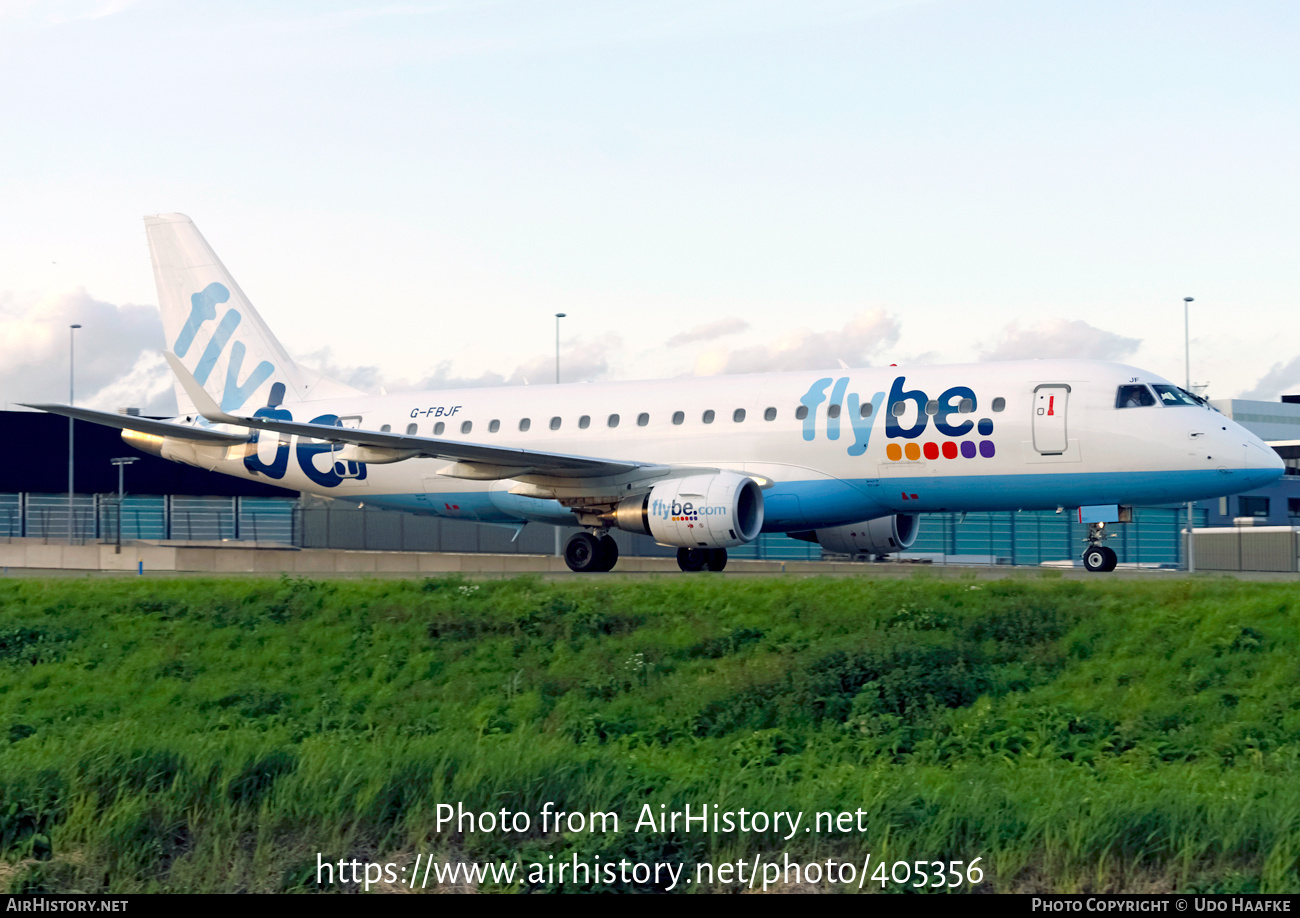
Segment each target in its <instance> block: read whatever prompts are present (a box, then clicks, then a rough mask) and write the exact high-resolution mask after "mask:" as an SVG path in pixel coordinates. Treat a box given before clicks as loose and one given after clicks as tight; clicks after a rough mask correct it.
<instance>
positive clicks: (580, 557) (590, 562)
mask: <svg viewBox="0 0 1300 918" xmlns="http://www.w3.org/2000/svg"><path fill="white" fill-rule="evenodd" d="M603 558H604V555H603V554H602V553H601V550H600V540H599V539H597V538H596V537H595V536H594V535H592V534H591V533H590V532H579V533H577V534H575V535H574V536H573V538H571V539H569V544H568V545H566V546H564V563H565V564H567V565H569V570H571V571H573V572H574V573H578V574H586V573H591V572H593V571H599V570H600V562H601V560H602V559H603Z"/></svg>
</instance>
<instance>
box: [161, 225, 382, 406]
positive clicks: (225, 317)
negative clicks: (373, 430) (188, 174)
mask: <svg viewBox="0 0 1300 918" xmlns="http://www.w3.org/2000/svg"><path fill="white" fill-rule="evenodd" d="M144 225H145V232H146V234H147V235H148V237H149V254H150V255H151V256H152V258H153V271H154V280H155V281H156V283H157V285H158V307H159V308H160V309H161V310H162V319H163V332H164V334H165V335H166V339H167V340H166V350H167V351H169V352H171V353H173V354H175V355H176V357H177V358H178V359H179V361H180V363H181V365H183V366H184V367H185V368H186V369H187V370H188V371H189V372H190V374H191V375H192V376H193V377H194V379H196V380H197V381H198V383H199V385H201V386H202V387H203V390H204V391H205V392H207V393H208V394H209V395H211V396H212V399H213V400H214V401H215V402H216V403H217V404H218V405H220V407H221V409H222V411H225V412H234V411H238V410H240V409H243V408H245V407H246V406H247V409H248V413H250V414H251V413H252V411H253V410H255V409H256V408H258V407H261V406H263V405H278V404H280V403H281V402H284V401H308V400H312V399H318V398H327V397H334V396H341V395H358V394H361V393H359V392H358V391H357V390H356V389H353V388H352V387H351V386H347V385H345V384H343V383H340V382H338V381H336V380H333V379H330V378H329V377H326V376H323V375H321V374H320V373H316V372H315V371H312V370H308V369H306V368H304V367H301V366H299V365H298V364H297V363H296V362H295V361H294V360H293V358H292V357H290V356H289V353H288V352H287V351H286V350H285V349H284V347H283V346H282V345H281V344H280V342H279V341H278V340H276V337H275V335H274V334H272V333H271V330H270V328H268V327H267V325H266V323H265V322H264V321H262V317H261V316H260V315H258V313H257V310H256V309H254V308H253V304H252V303H250V302H249V300H248V297H246V296H245V295H244V291H242V290H241V289H239V285H238V284H237V283H235V279H234V278H233V277H231V276H230V272H229V271H227V270H226V267H225V265H223V264H222V263H221V260H220V259H219V258H217V256H216V253H215V252H213V251H212V247H211V246H209V245H208V242H207V240H206V239H204V238H203V236H202V235H201V234H200V233H199V231H198V229H197V228H196V227H195V226H194V223H193V221H191V220H190V218H189V217H187V216H185V215H184V214H158V215H156V216H150V217H145V218H144ZM176 400H177V403H178V405H179V408H180V413H181V414H187V413H193V412H194V403H193V400H192V399H191V398H190V397H189V395H188V394H187V393H186V391H185V388H184V387H183V386H182V385H181V383H180V381H179V380H177V382H176Z"/></svg>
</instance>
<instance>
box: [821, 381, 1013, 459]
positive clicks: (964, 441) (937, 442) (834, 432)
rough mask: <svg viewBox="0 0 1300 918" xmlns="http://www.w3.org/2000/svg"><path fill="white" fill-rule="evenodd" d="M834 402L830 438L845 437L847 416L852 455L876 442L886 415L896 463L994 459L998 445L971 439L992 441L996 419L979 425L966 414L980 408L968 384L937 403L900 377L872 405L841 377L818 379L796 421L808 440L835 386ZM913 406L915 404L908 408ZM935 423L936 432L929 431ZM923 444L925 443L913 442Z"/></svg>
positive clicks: (829, 410) (889, 454) (887, 451)
mask: <svg viewBox="0 0 1300 918" xmlns="http://www.w3.org/2000/svg"><path fill="white" fill-rule="evenodd" d="M832 382H834V384H835V385H834V387H833V388H831V392H830V397H829V404H828V405H827V407H826V411H825V417H826V439H828V440H838V439H839V438H840V434H841V428H840V424H841V416H842V415H845V414H847V415H848V422H849V426H850V427H851V429H852V432H853V442H852V443H851V444H850V445H849V447H848V450H847V451H848V454H849V455H850V456H861V455H863V454H864V453H865V452H866V451H867V447H868V446H869V445H870V443H871V433H872V430H873V429H874V428H875V425H876V419H877V418H879V417H880V416H881V415H882V414H883V415H884V417H885V437H886V438H887V439H889V440H902V441H907V442H903V443H898V442H892V443H889V444H887V445H886V446H885V456H886V458H887V459H889V460H890V461H892V462H898V461H901V460H902V459H904V458H907V459H910V460H919V459H920V458H921V457H922V456H924V457H925V458H926V459H938V458H940V456H942V457H943V458H944V459H957V458H958V457H960V458H963V459H974V458H975V457H976V456H980V457H982V458H985V459H991V458H993V456H994V454H995V452H996V450H995V448H994V445H993V441H992V440H989V439H978V440H977V438H976V437H972V436H970V435H971V433H972V432H977V433H978V436H979V437H989V436H991V435H992V433H993V420H992V419H991V418H987V417H985V418H980V419H979V421H978V422H976V421H975V420H974V419H973V418H970V417H965V415H970V414H973V413H974V412H975V411H976V409H977V408H978V406H979V401H978V399H977V398H976V396H975V390H974V389H972V388H970V387H969V386H952V387H950V388H948V389H945V390H944V391H943V393H942V394H940V396H939V397H938V398H937V399H931V398H930V397H929V396H928V395H926V393H925V392H923V391H922V390H920V389H908V388H906V385H907V377H905V376H899V377H897V378H895V379H894V382H893V384H892V385H891V386H890V389H889V395H888V397H886V395H885V393H884V392H877V393H875V394H874V395H872V396H871V399H870V401H867V400H864V399H863V398H861V396H859V395H858V393H856V392H849V391H848V387H849V378H848V377H847V376H845V377H841V378H839V379H832V378H831V377H829V376H828V377H825V378H823V379H819V380H817V381H816V382H815V383H813V384H812V386H811V387H810V388H809V389H808V391H807V392H806V393H804V395H803V397H801V398H800V399H799V404H800V406H801V407H800V408H799V410H798V412H797V417H799V418H800V419H801V420H802V421H803V438H804V439H805V440H808V441H811V440H815V439H816V438H817V421H818V415H819V414H821V412H820V411H819V410H818V409H819V407H820V405H821V404H822V403H823V402H826V401H828V399H827V395H826V390H827V388H828V387H831V383H832ZM909 406H915V407H914V408H912V409H911V410H909ZM907 415H913V416H914V419H913V420H912V421H911V423H907V424H905V423H904V422H903V418H904V417H905V416H907ZM932 422H933V425H934V431H933V433H931V432H930V426H931V423H932ZM912 441H920V442H912Z"/></svg>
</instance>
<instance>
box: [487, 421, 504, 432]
mask: <svg viewBox="0 0 1300 918" xmlns="http://www.w3.org/2000/svg"><path fill="white" fill-rule="evenodd" d="M500 429H501V422H500V421H493V422H492V423H490V424H488V433H496V432H497V431H498V430H500Z"/></svg>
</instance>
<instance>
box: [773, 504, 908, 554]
mask: <svg viewBox="0 0 1300 918" xmlns="http://www.w3.org/2000/svg"><path fill="white" fill-rule="evenodd" d="M918 529H920V526H919V525H918V523H917V520H916V515H915V514H912V513H896V514H893V515H891V516H882V517H880V518H878V519H874V520H866V521H864V522H861V523H851V524H849V525H848V526H835V527H833V528H830V529H817V530H814V531H812V532H799V533H794V532H792V533H790V535H792V536H794V537H795V538H799V539H803V540H804V541H807V542H816V543H818V544H819V545H821V547H822V548H824V549H826V550H827V551H832V552H836V553H837V554H842V555H862V554H866V555H887V554H890V553H891V552H896V551H906V550H907V549H909V548H911V547H912V543H913V542H915V541H916V533H917V530H918ZM810 536H811V538H810Z"/></svg>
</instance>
